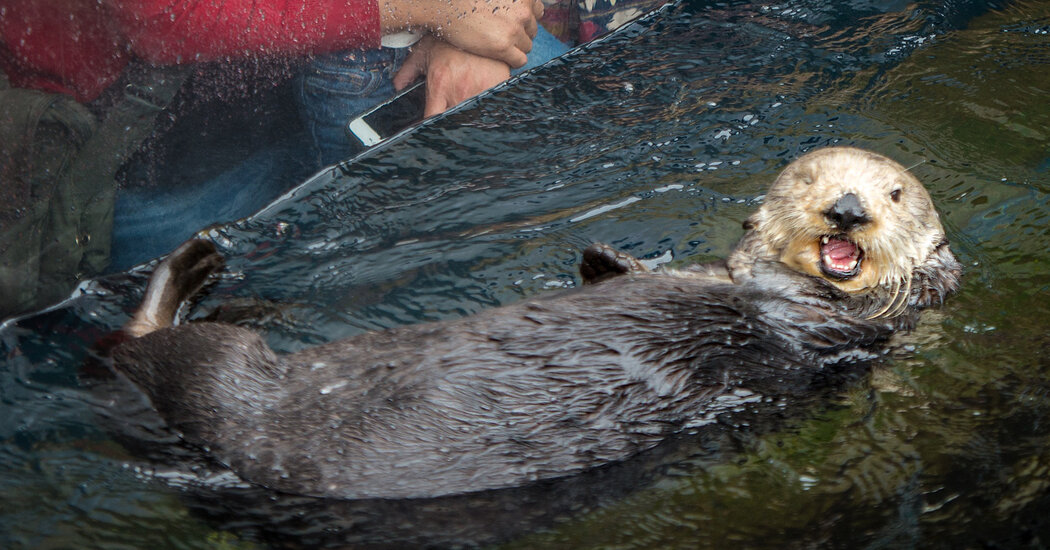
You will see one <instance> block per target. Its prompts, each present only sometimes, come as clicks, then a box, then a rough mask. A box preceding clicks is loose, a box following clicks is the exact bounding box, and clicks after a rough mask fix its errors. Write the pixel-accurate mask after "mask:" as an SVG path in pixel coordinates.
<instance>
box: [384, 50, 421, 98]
mask: <svg viewBox="0 0 1050 550" xmlns="http://www.w3.org/2000/svg"><path fill="white" fill-rule="evenodd" d="M425 71H426V53H425V52H424V51H422V50H414V51H413V52H412V53H410V54H408V57H407V58H406V59H405V62H404V63H403V64H401V68H400V69H398V70H397V72H396V73H394V78H393V80H392V83H393V85H394V89H395V90H397V91H399V92H400V91H401V90H403V89H404V88H405V87H406V86H408V85H409V84H411V83H413V82H415V81H416V79H417V78H419V75H421V74H423V73H424V72H425Z"/></svg>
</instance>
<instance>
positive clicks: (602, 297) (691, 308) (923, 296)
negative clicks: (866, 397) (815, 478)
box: [115, 149, 959, 499]
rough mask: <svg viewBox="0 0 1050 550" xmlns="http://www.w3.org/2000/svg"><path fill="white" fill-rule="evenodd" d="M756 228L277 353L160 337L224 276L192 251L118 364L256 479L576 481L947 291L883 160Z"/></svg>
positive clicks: (211, 452) (836, 362)
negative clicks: (839, 259) (830, 210)
mask: <svg viewBox="0 0 1050 550" xmlns="http://www.w3.org/2000/svg"><path fill="white" fill-rule="evenodd" d="M898 187H899V188H900V189H901V190H902V200H901V201H900V202H893V201H892V200H891V199H890V198H889V197H888V194H889V193H890V192H891V191H892V190H893V189H896V188H898ZM847 190H848V191H851V192H854V193H856V194H858V195H859V196H860V197H861V199H862V200H863V202H864V206H865V207H866V208H868V209H869V210H870V211H871V212H872V213H873V218H874V222H873V223H872V224H871V226H870V227H867V228H864V229H863V230H862V231H861V232H858V233H857V234H856V235H855V236H854V238H855V239H856V240H857V242H858V243H861V244H862V246H863V247H864V248H865V251H866V253H867V254H869V258H870V263H869V264H868V265H864V266H863V267H864V270H863V271H862V274H861V276H859V277H858V280H856V281H846V282H843V281H838V280H832V279H829V278H827V277H824V276H823V275H821V274H820V273H819V270H818V271H817V272H814V266H813V263H812V262H813V261H814V259H813V254H814V251H813V250H812V249H811V247H812V246H815V245H814V244H813V243H815V242H817V239H819V238H820V235H822V234H824V233H826V232H827V231H828V230H827V228H826V227H824V226H823V224H824V223H825V222H824V221H823V220H822V219H821V216H820V215H819V214H818V213H819V212H820V211H821V210H822V208H823V207H824V205H825V204H826V203H827V201H833V200H834V197H835V196H837V195H838V194H841V193H842V192H844V191H847ZM749 225H750V229H749V230H748V231H747V232H746V234H745V235H744V237H743V239H742V241H741V244H740V245H739V246H738V247H737V249H736V250H734V252H733V253H732V255H731V256H730V258H729V260H728V262H715V263H712V264H706V265H696V266H691V267H688V268H685V269H681V270H670V271H656V272H649V271H648V270H647V269H645V267H644V266H643V265H642V264H640V263H639V262H638V261H637V260H635V259H634V258H631V257H630V256H628V255H626V254H623V253H619V252H617V251H615V250H613V249H611V248H609V247H607V246H604V245H595V246H593V247H591V248H589V249H588V250H587V251H585V252H584V260H583V265H582V266H581V272H582V273H583V274H584V278H585V282H588V283H592V284H588V285H585V286H583V287H581V288H578V289H575V290H572V291H568V292H564V293H553V294H549V295H544V296H541V297H538V298H533V299H530V300H526V301H523V302H520V303H517V304H512V305H509V306H505V307H502V308H498V309H493V310H489V311H485V312H482V313H480V314H478V315H475V316H471V317H467V318H463V319H458V320H454V321H448V322H442V323H427V324H420V325H412V326H405V327H399V328H395V329H391V330H386V331H380V332H373V333H368V334H363V335H360V336H357V337H353V338H348V339H345V340H341V341H337V342H332V343H330V344H326V345H322V346H318V347H315V348H310V349H307V350H303V351H300V352H298V353H294V354H288V355H278V354H275V353H274V352H272V351H271V350H270V348H269V347H268V346H267V345H266V344H265V343H264V342H263V340H262V339H261V338H260V336H259V335H258V334H256V333H254V332H252V331H250V330H247V329H244V328H241V327H236V326H232V325H227V324H223V323H191V324H188V325H182V326H174V327H172V326H165V323H166V324H167V325H170V321H171V319H170V317H171V316H173V315H174V312H175V311H176V309H177V305H178V303H180V302H181V301H183V300H185V299H186V298H188V297H189V296H190V295H191V294H192V293H193V292H195V291H196V289H197V288H199V286H200V283H201V282H202V281H203V279H202V274H203V275H204V276H206V275H207V273H208V272H209V271H210V270H211V269H215V268H216V267H217V266H218V265H219V263H218V261H217V260H216V257H217V255H216V253H215V250H214V247H213V246H212V245H211V244H210V243H206V242H203V241H192V242H190V243H187V244H186V245H183V247H181V248H180V249H179V250H177V251H175V252H174V253H173V254H172V255H171V257H170V258H169V259H168V260H166V261H165V262H164V263H162V264H161V266H160V268H159V269H158V273H160V274H161V275H160V276H158V277H155V278H154V280H153V281H151V283H150V287H149V289H148V290H147V299H146V300H145V301H144V302H143V306H142V308H140V311H139V312H138V313H137V314H136V316H135V319H134V320H133V321H132V322H131V324H130V325H131V328H133V329H135V331H136V335H139V336H140V337H139V338H136V339H134V340H131V341H129V342H127V343H125V344H123V345H122V346H120V347H119V348H118V349H117V350H116V352H115V365H116V368H117V369H118V370H119V371H120V372H122V373H124V374H126V375H127V377H128V378H130V379H131V380H132V381H133V382H134V383H135V384H137V385H138V386H139V387H140V388H142V389H143V390H144V391H145V392H146V394H147V395H148V396H149V398H150V399H151V401H152V403H153V405H154V406H155V407H156V408H157V410H158V411H159V412H160V413H161V415H162V416H163V417H164V418H166V419H167V421H168V423H169V424H170V425H171V426H172V427H173V428H174V429H176V430H178V431H179V433H180V434H181V436H182V438H183V440H184V441H185V442H187V443H189V444H190V445H193V446H196V447H197V448H199V449H200V450H201V452H202V453H205V454H206V455H208V456H209V457H211V458H212V459H214V460H216V461H218V462H220V463H222V464H224V465H225V466H227V467H229V468H230V469H231V470H233V471H234V472H236V473H237V474H238V475H240V476H241V477H242V478H244V479H246V480H249V481H251V482H253V483H256V484H259V485H261V486H264V487H267V488H270V489H276V490H280V491H286V492H292V493H299V494H304V495H312V496H323V497H333V498H345V499H349V498H376V497H379V498H405V497H434V496H440V495H448V494H455V493H462V492H470V491H478V490H484V489H494V488H500V487H511V486H520V485H524V484H527V483H530V482H533V481H537V480H543V479H549V478H554V477H560V476H566V475H570V474H573V473H576V472H580V471H583V470H586V469H589V468H594V467H596V466H601V465H603V464H607V463H609V462H613V461H618V460H622V459H624V458H627V457H629V456H631V455H633V454H636V453H638V452H640V451H642V450H645V449H649V448H651V447H653V446H655V445H657V444H658V443H659V442H660V441H662V440H664V439H665V438H667V437H668V436H670V435H671V434H675V433H677V432H680V431H682V430H684V429H695V428H700V427H703V426H705V425H708V424H711V423H713V422H718V421H720V419H722V418H727V417H732V416H733V415H736V414H741V413H740V411H750V412H756V413H760V412H761V411H763V410H765V409H764V408H763V407H767V408H768V407H774V408H775V407H776V406H778V405H779V404H790V403H792V402H794V401H796V400H797V399H798V398H799V396H802V395H806V394H807V393H808V392H810V391H811V385H812V384H813V383H814V380H815V379H817V378H819V377H822V376H827V375H829V374H830V373H833V372H836V371H837V370H840V369H842V368H844V367H845V366H846V365H856V364H861V363H863V362H865V361H868V360H870V359H871V358H873V357H875V356H876V355H877V350H878V347H879V346H880V345H881V343H882V342H884V341H885V340H886V338H888V336H889V335H890V334H891V333H892V331H893V330H896V329H900V328H907V327H908V326H910V324H911V323H913V322H914V319H915V316H916V315H917V312H918V311H919V310H920V309H922V308H924V307H927V306H930V305H934V304H937V303H939V302H940V301H941V300H942V299H943V298H944V297H945V296H947V295H948V294H950V293H951V292H953V291H954V290H955V289H956V287H957V286H958V278H959V264H958V262H957V261H956V260H955V258H954V256H952V254H951V252H950V250H949V249H948V247H947V244H946V241H945V240H944V232H943V229H942V228H941V226H940V223H939V222H938V221H937V214H936V212H935V211H934V210H933V206H932V203H931V202H930V199H929V196H928V195H927V194H926V192H925V190H923V189H922V187H921V185H919V183H918V182H917V181H916V180H915V179H914V178H913V177H912V176H911V175H910V174H908V173H907V172H906V171H905V170H903V169H902V168H900V166H899V165H897V164H896V163H893V162H892V161H890V160H888V159H886V158H885V157H881V156H879V155H874V154H871V153H867V152H864V151H859V150H856V149H830V150H821V151H817V152H815V153H811V154H809V155H806V156H805V157H803V158H802V159H800V160H798V161H796V162H795V163H792V164H791V165H790V166H789V167H788V168H787V169H786V170H785V171H784V173H783V174H781V176H780V177H779V178H778V179H777V181H776V183H774V185H773V188H772V189H771V190H770V193H769V194H768V195H767V196H766V199H765V202H764V204H763V206H762V207H761V208H760V209H759V210H758V212H756V213H755V215H754V216H752V217H751V219H750V220H749ZM195 266H199V267H200V268H197V267H195ZM173 269H174V271H176V272H185V273H188V274H189V275H188V276H185V277H179V276H173V275H172V272H173ZM165 274H166V275H165ZM176 275H177V273H176ZM898 282H899V284H898ZM894 288H896V289H897V290H894ZM904 289H906V290H904ZM150 296H153V297H157V299H150V298H149V297H150ZM902 296H903V298H902ZM902 303H903V305H901V304H902ZM161 317H166V319H161Z"/></svg>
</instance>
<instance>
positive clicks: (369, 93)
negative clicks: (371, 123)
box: [297, 26, 569, 166]
mask: <svg viewBox="0 0 1050 550" xmlns="http://www.w3.org/2000/svg"><path fill="white" fill-rule="evenodd" d="M568 49H569V48H568V46H566V45H565V44H562V43H561V42H560V41H558V39H557V38H555V37H554V36H553V35H551V34H550V33H549V32H547V31H546V30H544V28H543V27H542V26H541V27H540V28H539V31H538V32H537V33H536V38H535V39H533V41H532V51H530V52H529V60H528V63H526V64H525V66H523V67H521V68H519V69H515V70H514V71H512V72H511V74H512V75H515V74H518V73H520V72H522V71H526V70H528V69H531V68H533V67H536V66H539V65H542V64H543V63H546V62H547V61H550V60H551V59H554V58H555V57H558V56H559V55H561V54H563V53H565V52H566V51H568ZM407 55H408V48H397V49H393V48H381V49H378V50H369V51H354V52H341V53H333V54H328V55H323V56H319V57H317V58H316V59H314V61H313V62H312V63H311V64H310V66H309V67H307V69H306V70H305V71H303V73H302V75H300V77H299V81H298V83H297V84H298V85H297V92H298V100H299V113H300V116H301V117H302V120H303V124H304V125H305V126H306V129H307V132H308V133H309V134H310V136H311V137H312V138H313V142H314V147H315V153H316V155H317V157H316V159H317V161H318V162H320V164H321V165H323V166H329V165H332V164H335V163H337V162H340V161H343V160H346V159H348V158H350V157H351V156H353V155H355V154H357V153H359V152H360V151H362V150H363V149H364V148H365V147H364V146H363V145H361V144H360V143H359V142H358V141H357V140H355V139H352V138H351V137H350V134H349V133H348V132H347V130H346V124H347V123H348V122H349V121H350V119H352V118H353V117H356V116H357V115H360V114H361V113H364V112H365V111H367V110H369V109H371V108H372V107H375V106H376V105H379V104H380V103H382V102H383V101H386V100H387V99H390V98H391V97H393V96H394V94H395V93H396V92H395V91H394V85H393V82H392V79H393V76H394V73H396V72H397V70H398V69H399V68H401V64H402V63H403V62H404V61H405V57H407Z"/></svg>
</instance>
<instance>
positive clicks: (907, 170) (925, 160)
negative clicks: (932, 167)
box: [904, 159, 929, 172]
mask: <svg viewBox="0 0 1050 550" xmlns="http://www.w3.org/2000/svg"><path fill="white" fill-rule="evenodd" d="M928 161H929V159H922V160H920V161H919V162H916V163H915V164H912V165H911V166H909V167H907V168H905V169H904V171H905V172H910V171H911V169H912V168H915V167H916V166H922V165H923V164H926V163H927V162H928Z"/></svg>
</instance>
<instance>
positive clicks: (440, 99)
mask: <svg viewBox="0 0 1050 550" xmlns="http://www.w3.org/2000/svg"><path fill="white" fill-rule="evenodd" d="M422 74H425V75H426V77H427V83H426V90H427V99H426V106H425V108H424V113H423V114H424V116H428V117H429V116H433V115H436V114H439V113H442V112H444V111H445V110H447V109H449V108H450V107H453V106H455V105H457V104H459V103H460V102H462V101H464V100H466V99H469V98H471V97H474V96H476V95H478V94H479V93H481V92H483V91H485V90H487V89H489V88H491V87H493V86H495V85H496V84H499V83H500V82H503V81H504V80H506V79H507V78H509V77H510V67H509V66H508V65H507V64H506V63H504V62H502V61H498V60H496V59H491V58H488V57H481V56H479V55H475V54H472V53H470V52H466V51H463V50H461V49H459V48H457V47H455V46H453V45H451V44H449V43H447V42H444V41H442V40H439V39H436V38H434V37H433V36H430V35H427V36H424V37H423V38H422V39H421V40H420V41H419V42H418V43H417V44H416V45H415V46H413V48H412V53H411V54H409V56H408V58H407V59H405V63H404V64H403V65H402V66H401V69H400V70H398V72H397V74H395V75H394V82H393V83H394V88H396V89H398V90H401V89H402V88H404V87H405V86H408V85H409V84H411V83H412V82H414V81H415V80H416V78H418V77H419V75H422Z"/></svg>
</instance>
